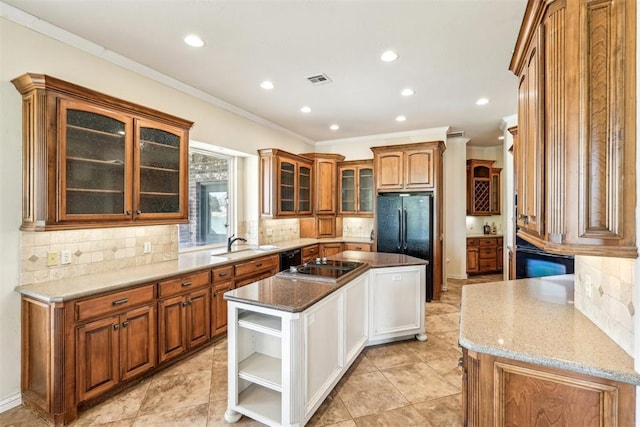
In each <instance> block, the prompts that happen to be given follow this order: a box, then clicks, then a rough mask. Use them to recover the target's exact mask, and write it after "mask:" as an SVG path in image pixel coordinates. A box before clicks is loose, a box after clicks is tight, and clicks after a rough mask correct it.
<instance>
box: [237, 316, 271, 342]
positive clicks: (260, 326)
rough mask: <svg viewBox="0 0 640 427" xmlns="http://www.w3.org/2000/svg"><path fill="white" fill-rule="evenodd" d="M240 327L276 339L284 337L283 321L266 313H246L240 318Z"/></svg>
mask: <svg viewBox="0 0 640 427" xmlns="http://www.w3.org/2000/svg"><path fill="white" fill-rule="evenodd" d="M238 326H241V327H243V328H246V329H251V330H253V331H256V332H262V333H264V334H268V335H273V336H276V337H280V336H282V321H281V319H280V318H279V317H276V316H270V315H268V314H264V313H256V312H249V311H245V312H243V313H241V314H240V315H239V316H238Z"/></svg>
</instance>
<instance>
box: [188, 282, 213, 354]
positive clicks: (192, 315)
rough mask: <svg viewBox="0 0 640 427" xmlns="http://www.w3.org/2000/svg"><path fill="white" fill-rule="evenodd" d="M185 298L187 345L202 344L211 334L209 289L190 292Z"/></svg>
mask: <svg viewBox="0 0 640 427" xmlns="http://www.w3.org/2000/svg"><path fill="white" fill-rule="evenodd" d="M187 298H188V301H187V307H186V316H187V343H188V344H187V345H188V347H189V348H191V347H195V346H198V345H200V344H204V343H205V342H207V341H209V337H210V336H211V301H210V299H209V298H210V290H209V289H208V288H207V289H202V290H200V291H196V292H192V293H190V294H189V296H188V297H187Z"/></svg>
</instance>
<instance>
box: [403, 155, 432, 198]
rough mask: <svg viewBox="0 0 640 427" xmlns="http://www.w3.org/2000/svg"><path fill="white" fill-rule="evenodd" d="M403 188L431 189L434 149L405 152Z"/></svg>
mask: <svg viewBox="0 0 640 427" xmlns="http://www.w3.org/2000/svg"><path fill="white" fill-rule="evenodd" d="M405 156H406V176H405V188H407V189H425V188H433V185H434V181H433V173H434V158H433V157H434V149H426V150H424V149H420V150H407V151H406V152H405Z"/></svg>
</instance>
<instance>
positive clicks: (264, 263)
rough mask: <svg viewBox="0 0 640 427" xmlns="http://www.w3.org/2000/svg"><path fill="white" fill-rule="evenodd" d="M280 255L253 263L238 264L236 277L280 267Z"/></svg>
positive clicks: (259, 259) (256, 260)
mask: <svg viewBox="0 0 640 427" xmlns="http://www.w3.org/2000/svg"><path fill="white" fill-rule="evenodd" d="M278 262H279V260H278V255H272V256H268V257H263V258H256V259H254V260H251V261H247V262H243V263H240V264H236V266H235V272H236V277H240V276H244V275H246V274H251V273H258V272H261V271H264V270H270V269H271V268H274V267H275V268H276V269H277V267H278Z"/></svg>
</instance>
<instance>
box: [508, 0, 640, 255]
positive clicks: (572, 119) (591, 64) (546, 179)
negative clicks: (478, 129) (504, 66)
mask: <svg viewBox="0 0 640 427" xmlns="http://www.w3.org/2000/svg"><path fill="white" fill-rule="evenodd" d="M635 16H636V2H635V1H633V0H615V1H614V0H601V1H589V0H555V1H545V2H541V1H538V0H529V2H528V4H527V7H526V10H525V16H524V20H523V23H522V27H521V29H520V33H519V36H518V40H517V43H516V47H515V50H514V54H513V57H512V59H511V65H510V69H511V71H513V72H514V73H515V74H516V75H517V76H518V78H519V83H518V141H517V143H515V144H514V149H515V159H516V164H515V170H516V173H517V176H516V180H517V191H518V207H517V209H518V211H517V222H518V226H519V227H518V228H519V230H518V235H519V236H520V237H522V238H523V239H525V240H527V241H529V242H530V243H533V244H534V245H536V246H538V247H540V248H542V249H545V250H547V251H549V252H552V253H558V254H577V255H595V256H613V257H631V258H635V257H637V255H638V251H637V247H636V230H635V205H636V171H635V164H636V128H635V126H636V123H635V121H636V110H635V108H636V105H635V98H634V97H633V96H631V95H630V94H634V93H635V92H636V86H635V81H636V74H635V63H636V58H635V42H636V41H635V36H636V32H635V25H636V22H635Z"/></svg>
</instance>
